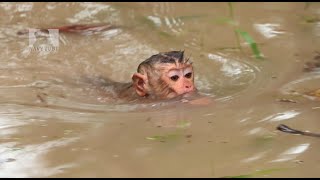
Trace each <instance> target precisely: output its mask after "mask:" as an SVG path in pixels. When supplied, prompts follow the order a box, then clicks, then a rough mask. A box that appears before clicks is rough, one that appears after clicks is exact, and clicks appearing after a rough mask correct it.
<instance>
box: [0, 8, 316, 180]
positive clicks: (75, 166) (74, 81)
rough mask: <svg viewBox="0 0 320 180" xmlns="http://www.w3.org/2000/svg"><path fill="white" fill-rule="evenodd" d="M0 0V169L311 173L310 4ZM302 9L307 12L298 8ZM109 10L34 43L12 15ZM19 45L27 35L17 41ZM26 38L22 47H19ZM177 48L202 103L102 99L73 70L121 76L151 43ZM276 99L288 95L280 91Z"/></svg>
mask: <svg viewBox="0 0 320 180" xmlns="http://www.w3.org/2000/svg"><path fill="white" fill-rule="evenodd" d="M233 10H234V12H233V13H234V17H235V20H236V22H237V23H238V24H237V27H239V28H241V29H242V30H244V31H246V32H248V33H249V34H250V35H251V36H252V37H253V38H254V39H255V40H256V42H257V43H258V47H259V48H260V50H261V52H262V53H263V55H264V57H265V59H264V60H257V59H255V58H254V57H253V55H252V53H251V51H250V48H249V47H248V45H247V44H246V43H245V42H244V41H243V39H240V43H241V45H242V52H240V51H239V50H238V49H235V47H237V41H236V37H235V33H234V31H233V30H234V29H233V26H232V25H230V24H228V23H225V22H226V21H225V19H226V18H227V17H229V9H228V4H227V3H223V2H220V3H213V2H212V3H167V2H162V3H155V2H154V3H111V2H106V3H0V24H1V26H0V49H1V52H0V69H1V70H0V82H1V83H0V134H1V136H0V177H224V176H239V175H251V177H319V176H320V172H319V168H320V156H319V148H320V139H318V138H313V137H306V136H298V135H291V134H286V133H283V132H279V131H277V130H276V127H277V125H278V124H281V123H283V124H287V125H289V126H290V127H293V128H296V129H300V130H307V131H311V132H320V128H319V127H320V121H319V117H320V116H319V115H320V113H319V111H320V101H319V99H317V98H314V97H312V96H308V95H305V93H306V92H311V91H315V90H317V89H319V88H320V83H319V79H320V74H319V71H318V70H315V71H311V72H305V71H303V69H304V64H305V63H306V62H308V61H311V60H312V59H313V58H314V56H315V55H316V52H317V51H319V50H320V49H319V47H320V21H319V17H320V4H319V3H309V4H307V3H234V4H233ZM306 19H307V20H308V21H307V20H306ZM88 23H112V24H114V25H117V26H118V28H115V29H110V30H108V31H103V32H100V33H96V34H91V35H90V34H89V35H76V34H61V33H60V34H59V36H58V38H59V41H58V42H59V44H58V46H56V47H57V48H56V49H46V50H44V49H42V50H41V49H35V47H37V46H38V47H40V46H41V43H42V44H46V43H47V44H48V42H44V40H45V38H37V39H35V41H31V42H29V40H30V38H29V36H18V35H17V32H18V31H19V30H22V29H26V28H40V27H52V26H61V25H68V24H88ZM30 44H31V46H30ZM31 48H33V49H31ZM169 50H185V53H186V55H187V56H190V57H191V60H192V61H193V63H194V67H195V70H196V85H197V87H198V88H199V91H200V93H202V94H203V95H205V96H208V97H209V98H211V99H213V100H214V101H215V102H214V103H213V104H211V105H207V106H188V105H186V104H184V103H176V104H174V105H168V104H166V103H151V104H134V103H127V104H126V103H120V104H119V103H111V102H110V101H109V100H108V97H106V96H104V95H103V94H102V93H101V92H100V91H98V90H97V89H96V88H94V87H93V86H92V84H90V82H87V81H83V79H84V78H86V77H99V76H102V77H109V78H111V79H114V80H118V81H121V82H126V81H128V80H130V78H131V75H132V73H134V72H135V70H136V67H137V65H138V64H139V62H141V61H143V60H144V59H146V58H147V57H149V56H151V55H152V54H155V53H158V52H161V51H169ZM284 99H289V100H290V101H285V100H284Z"/></svg>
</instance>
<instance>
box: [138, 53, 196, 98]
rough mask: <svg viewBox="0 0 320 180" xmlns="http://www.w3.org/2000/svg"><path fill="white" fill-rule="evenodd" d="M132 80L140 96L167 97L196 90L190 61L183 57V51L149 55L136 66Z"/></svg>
mask: <svg viewBox="0 0 320 180" xmlns="http://www.w3.org/2000/svg"><path fill="white" fill-rule="evenodd" d="M132 81H133V87H134V89H135V91H136V93H137V94H138V95H139V96H142V97H150V98H158V99H169V98H174V97H177V96H179V95H182V94H185V93H189V92H193V91H196V88H195V87H194V73H193V67H192V63H190V62H189V59H185V58H184V51H170V52H163V53H159V54H156V55H153V56H151V57H150V58H148V59H146V60H145V61H143V62H142V63H141V64H140V65H139V66H138V69H137V73H134V74H133V76H132Z"/></svg>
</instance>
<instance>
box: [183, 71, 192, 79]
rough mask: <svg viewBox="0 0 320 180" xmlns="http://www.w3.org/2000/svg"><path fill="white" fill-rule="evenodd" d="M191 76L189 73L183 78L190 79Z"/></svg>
mask: <svg viewBox="0 0 320 180" xmlns="http://www.w3.org/2000/svg"><path fill="white" fill-rule="evenodd" d="M191 76H192V73H191V72H189V73H187V74H186V75H184V77H186V78H188V79H189V78H191Z"/></svg>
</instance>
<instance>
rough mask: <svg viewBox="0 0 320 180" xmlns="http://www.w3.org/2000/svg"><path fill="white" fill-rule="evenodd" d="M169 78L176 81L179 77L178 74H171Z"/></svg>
mask: <svg viewBox="0 0 320 180" xmlns="http://www.w3.org/2000/svg"><path fill="white" fill-rule="evenodd" d="M170 79H171V80H172V81H177V80H178V79H179V76H178V75H174V76H171V77H170Z"/></svg>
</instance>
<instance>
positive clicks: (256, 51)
mask: <svg viewBox="0 0 320 180" xmlns="http://www.w3.org/2000/svg"><path fill="white" fill-rule="evenodd" d="M235 32H237V33H238V34H239V35H240V36H241V37H242V38H243V39H244V40H245V41H246V42H247V43H248V44H249V45H250V47H251V50H252V52H253V54H254V55H255V58H256V59H263V57H262V54H261V52H260V50H259V48H258V46H257V43H256V42H255V41H254V40H253V38H252V37H251V36H250V35H249V33H248V32H246V31H242V30H240V29H236V30H235Z"/></svg>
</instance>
